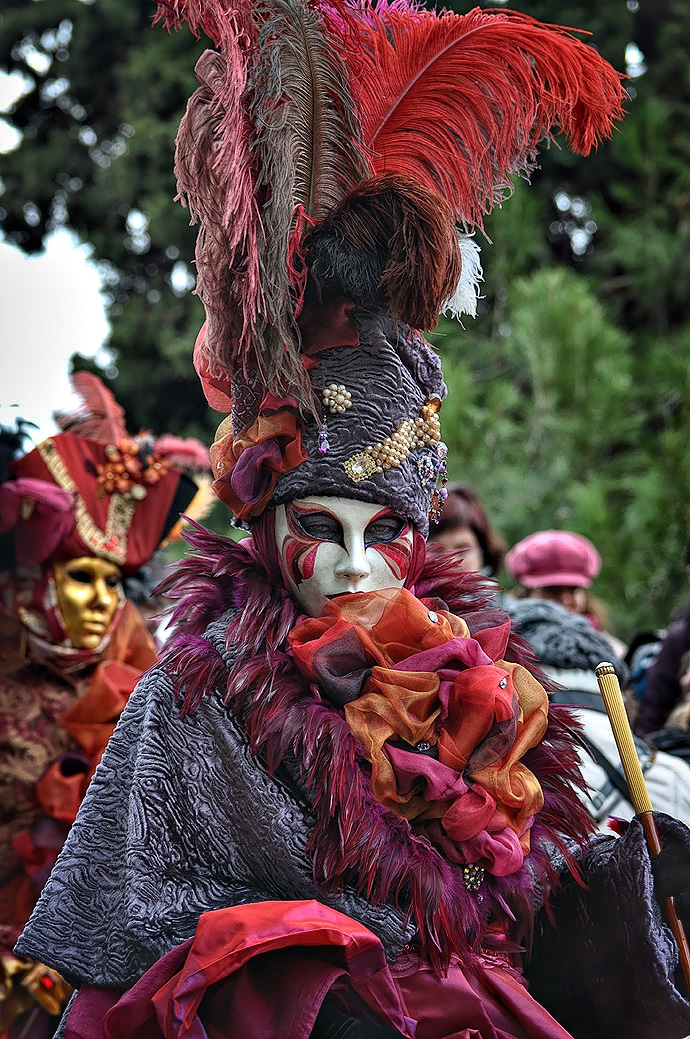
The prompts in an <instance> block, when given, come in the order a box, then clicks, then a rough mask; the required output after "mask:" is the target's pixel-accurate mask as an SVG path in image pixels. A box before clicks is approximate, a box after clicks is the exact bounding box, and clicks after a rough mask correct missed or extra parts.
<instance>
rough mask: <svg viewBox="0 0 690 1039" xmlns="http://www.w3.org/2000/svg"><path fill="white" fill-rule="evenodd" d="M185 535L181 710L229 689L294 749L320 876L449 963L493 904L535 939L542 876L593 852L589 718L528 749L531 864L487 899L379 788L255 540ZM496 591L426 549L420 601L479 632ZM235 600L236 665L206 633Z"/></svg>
mask: <svg viewBox="0 0 690 1039" xmlns="http://www.w3.org/2000/svg"><path fill="white" fill-rule="evenodd" d="M186 537H187V540H188V541H189V543H190V545H191V546H192V548H193V549H194V552H193V553H192V554H191V555H190V556H188V557H187V558H186V559H184V560H183V561H182V562H181V563H180V564H179V566H178V568H177V570H176V572H175V573H174V574H173V575H172V577H170V578H168V579H167V580H166V581H165V582H164V584H163V586H161V590H162V591H165V592H166V594H168V595H169V596H171V597H172V598H174V599H177V600H178V601H177V605H176V607H175V610H174V612H173V623H174V624H175V625H176V632H177V633H176V635H175V637H174V639H172V640H171V643H170V645H169V646H168V647H167V648H166V650H165V651H164V654H163V661H164V664H165V665H166V667H167V670H168V671H169V673H170V674H171V676H172V678H173V682H174V688H175V694H176V697H177V698H178V699H179V700H180V703H181V708H180V709H181V712H182V713H190V712H193V711H194V710H196V708H197V707H198V706H199V704H200V703H201V700H202V698H203V697H204V695H206V694H208V693H210V692H211V691H212V690H213V689H216V688H221V689H222V688H223V687H225V690H226V692H225V699H226V702H227V704H228V706H229V708H230V709H231V711H232V712H233V714H234V715H235V716H236V717H237V718H238V719H239V720H240V722H241V725H242V727H243V729H244V732H245V734H246V736H247V738H248V740H249V742H250V746H251V748H252V752H253V753H254V754H256V755H257V756H260V757H261V758H262V759H263V760H264V762H265V763H266V766H267V768H268V770H269V772H271V773H274V772H275V770H276V769H277V768H278V767H279V765H280V764H281V762H282V761H283V759H284V758H285V757H286V755H288V754H292V755H293V756H294V758H295V760H296V762H297V765H298V768H299V774H300V778H301V780H302V782H303V784H304V786H305V788H306V789H307V791H308V793H309V796H310V798H311V801H312V811H313V814H314V817H315V825H314V829H313V831H312V834H311V837H310V840H309V844H308V848H307V851H308V853H309V854H310V855H311V858H312V861H313V869H314V879H315V883H316V884H317V885H318V886H321V887H323V888H325V889H328V890H332V891H334V890H338V889H339V888H342V886H343V885H344V884H345V882H346V881H347V882H349V883H353V882H354V883H355V884H356V886H357V887H358V889H359V890H360V891H361V892H363V893H365V894H366V896H367V898H369V899H370V900H371V902H372V903H374V904H380V903H389V904H394V905H397V906H398V907H399V908H400V909H401V911H402V912H403V913H404V914H405V915H406V916H408V917H409V916H411V917H412V918H413V919H414V921H415V924H416V926H417V928H418V931H419V934H420V936H421V941H422V952H423V953H424V954H425V955H426V956H428V957H429V959H430V960H431V962H432V963H433V964H434V965H435V966H438V967H439V968H441V969H443V968H444V967H445V966H446V965H447V964H448V962H449V960H450V957H451V956H452V955H453V954H454V953H457V954H459V955H460V956H462V957H463V959H464V960H465V962H470V961H471V959H472V957H471V956H468V953H469V952H470V950H474V951H475V952H478V951H479V948H480V946H483V947H484V948H487V946H488V945H490V936H488V935H487V934H486V933H485V925H486V923H487V918H488V915H489V912H490V911H493V913H494V915H497V916H498V917H499V918H500V917H501V916H505V913H504V911H503V909H502V908H501V907H502V906H503V905H507V906H510V908H511V910H512V913H513V914H514V915H515V918H516V928H515V938H516V941H518V942H520V943H522V944H526V945H529V944H530V942H531V932H532V925H533V912H534V909H533V905H534V894H533V887H534V883H535V882H536V883H537V884H538V885H539V888H540V891H541V893H542V896H548V893H549V892H552V891H554V890H555V889H556V887H557V886H558V885H559V879H558V871H557V870H556V868H555V867H554V865H553V864H552V853H553V849H554V847H555V848H556V849H558V851H559V852H560V855H561V856H562V857H563V859H564V860H565V862H566V863H567V865H568V867H569V869H570V871H571V872H572V873H573V875H575V876H576V877H577V876H578V866H577V863H576V861H575V858H574V856H573V854H572V850H571V847H568V846H566V840H567V841H569V842H570V845H571V846H572V842H575V843H576V844H577V845H579V846H580V847H582V846H583V845H584V843H585V841H586V840H587V837H588V836H589V834H590V833H591V831H592V823H591V821H590V819H589V816H588V815H587V813H586V812H585V811H584V809H583V808H582V806H581V804H580V802H579V800H578V798H577V796H576V793H575V789H576V788H577V787H580V788H581V787H582V777H581V775H580V771H579V765H578V757H577V752H576V746H577V733H576V730H577V725H576V723H574V722H573V720H572V717H571V715H570V714H569V711H568V709H567V708H563V707H555V706H552V707H551V709H550V712H549V726H548V730H547V733H546V736H545V737H544V740H543V741H542V743H541V744H540V745H539V746H538V747H536V748H534V749H532V750H531V751H530V752H529V754H528V755H527V756H526V757H525V758H524V762H525V764H526V765H527V766H528V768H530V769H531V770H532V772H534V774H535V775H536V776H537V778H538V779H539V782H540V783H541V786H542V790H543V792H544V807H543V809H542V811H541V812H540V813H539V814H538V816H537V817H536V819H535V822H534V825H533V828H532V834H531V846H532V850H531V852H530V855H529V857H528V859H527V860H526V866H525V867H523V868H522V869H521V870H520V871H519V872H517V873H516V874H513V875H512V876H509V877H502V878H496V877H492V876H490V875H489V874H487V875H486V879H485V884H484V891H485V897H484V899H483V900H479V899H477V898H476V897H475V896H474V895H472V894H470V892H468V891H467V889H466V888H465V885H464V883H463V878H462V871H461V869H460V868H459V867H456V866H453V865H452V864H451V863H450V862H448V861H447V860H446V859H445V858H444V857H443V856H442V854H441V853H440V852H439V851H438V850H437V849H436V848H435V847H434V846H433V845H432V844H431V843H430V842H429V841H428V840H427V839H426V838H425V837H423V836H419V835H416V834H414V833H413V831H412V829H411V827H410V824H409V823H408V821H407V820H405V819H403V818H401V817H398V816H396V815H394V814H393V813H392V812H390V811H389V810H388V809H386V808H384V806H383V805H381V804H380V803H379V802H378V801H377V800H376V798H375V797H374V795H373V793H372V790H371V786H370V782H369V764H368V762H367V761H366V760H365V759H364V757H363V755H362V751H361V747H360V744H359V742H358V740H357V739H356V738H355V736H354V735H353V733H352V732H351V730H350V728H349V726H348V725H347V723H346V721H345V719H344V716H343V713H342V711H341V710H340V709H338V708H336V707H334V706H333V705H332V704H331V703H330V702H329V701H326V700H325V699H323V698H322V697H321V696H320V695H319V693H318V691H316V690H314V689H313V688H309V687H308V686H307V685H306V683H305V681H304V679H303V678H302V677H301V676H300V674H299V672H298V671H297V669H296V667H295V665H294V662H293V660H292V658H291V656H290V655H289V653H288V651H287V641H286V640H287V634H288V632H289V631H290V630H291V629H292V628H293V627H294V625H295V624H296V622H297V620H298V618H299V616H300V613H299V609H298V606H297V604H296V603H295V601H294V600H293V599H292V598H291V596H290V595H289V594H288V593H287V592H286V591H285V590H284V589H283V588H282V587H280V586H278V585H276V583H275V582H274V581H272V580H271V577H270V575H269V573H268V571H267V568H266V566H265V565H264V563H263V562H262V560H261V559H260V558H259V556H258V555H257V553H256V551H255V548H254V546H253V543H252V542H251V540H248V541H245V542H234V541H232V540H231V539H230V538H227V537H224V536H222V535H219V534H214V533H211V532H209V531H207V530H205V529H204V528H203V527H200V526H199V525H197V524H194V525H193V526H192V528H191V530H188V531H187V534H186ZM493 590H494V588H493V586H492V585H489V584H488V583H487V582H486V580H484V579H483V578H480V577H479V576H478V575H475V574H468V573H465V572H463V571H462V570H460V569H459V567H458V565H457V560H456V558H455V556H454V555H453V554H451V553H441V552H438V553H436V552H435V553H432V554H430V555H429V556H428V557H427V560H426V562H425V564H424V566H423V569H422V571H421V574H420V575H419V577H418V579H417V581H416V584H415V588H414V591H415V594H417V595H418V596H419V597H432V596H434V597H437V598H440V599H442V600H443V601H444V602H445V603H447V604H448V608H449V609H450V610H451V611H452V612H454V613H456V614H458V615H460V616H462V617H463V618H464V619H465V620H466V621H467V623H468V625H469V627H470V630H471V631H473V630H479V629H480V628H483V627H485V626H487V625H488V624H495V623H497V621H501V620H504V619H505V614H504V613H503V612H502V611H501V610H497V609H496V608H495V606H493V607H492V605H491V603H492V598H491V596H492V592H493ZM230 609H234V610H235V612H234V614H233V615H232V617H231V619H230V621H229V624H228V630H227V637H226V646H227V648H228V649H230V647H232V651H233V654H234V660H233V663H232V667H231V668H230V669H229V670H228V668H227V667H226V664H225V662H224V660H223V658H222V657H221V655H220V654H219V653H218V652H217V650H216V649H215V648H214V647H213V646H212V645H211V643H210V642H209V641H208V640H207V639H206V638H204V631H205V630H206V628H207V626H208V625H209V623H210V622H211V621H216V620H217V619H218V617H219V616H220V615H222V614H223V613H225V612H227V611H228V610H230ZM506 657H507V659H510V660H513V661H516V662H518V663H521V664H523V665H524V666H526V667H528V668H529V669H530V670H531V671H532V672H533V673H535V674H536V675H537V677H539V678H543V676H541V674H540V673H539V671H538V669H537V668H536V666H535V663H534V657H533V655H532V654H531V653H530V651H529V647H528V646H527V644H526V643H525V642H523V641H522V640H521V639H520V638H519V637H517V636H515V635H511V638H510V641H509V645H508V651H507V652H506ZM486 895H488V896H490V897H486Z"/></svg>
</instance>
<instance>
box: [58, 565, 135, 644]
mask: <svg viewBox="0 0 690 1039" xmlns="http://www.w3.org/2000/svg"><path fill="white" fill-rule="evenodd" d="M53 577H54V580H55V591H56V593H57V600H58V605H59V607H60V612H61V613H62V619H63V622H64V625H65V630H66V632H67V635H68V637H69V640H70V642H71V643H72V645H73V646H74V648H75V649H97V648H98V647H99V646H100V644H101V642H102V641H103V639H104V638H105V636H106V634H107V632H108V629H109V628H110V625H111V623H112V620H113V617H114V616H115V612H116V610H117V609H118V607H119V606H120V604H121V602H122V601H123V592H122V581H121V574H120V570H119V568H118V567H117V566H115V564H114V563H108V562H107V561H106V560H105V559H96V558H95V557H94V556H78V557H77V558H76V559H69V560H67V562H66V563H54V564H53Z"/></svg>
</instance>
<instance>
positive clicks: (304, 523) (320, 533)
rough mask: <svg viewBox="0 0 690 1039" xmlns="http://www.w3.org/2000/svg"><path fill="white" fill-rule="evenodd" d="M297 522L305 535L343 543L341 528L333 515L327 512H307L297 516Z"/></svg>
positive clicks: (318, 539)
mask: <svg viewBox="0 0 690 1039" xmlns="http://www.w3.org/2000/svg"><path fill="white" fill-rule="evenodd" d="M297 523H298V525H299V527H300V528H301V530H302V531H303V533H304V534H306V535H307V537H310V538H313V539H314V540H315V541H332V542H334V543H335V544H336V545H344V544H345V540H344V537H343V528H342V527H341V525H340V523H339V522H338V520H337V519H336V518H335V516H330V515H329V514H328V513H327V512H307V513H304V514H303V515H301V516H298V517H297Z"/></svg>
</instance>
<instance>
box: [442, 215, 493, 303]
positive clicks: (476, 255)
mask: <svg viewBox="0 0 690 1039" xmlns="http://www.w3.org/2000/svg"><path fill="white" fill-rule="evenodd" d="M458 245H459V246H460V255H461V256H462V271H461V273H460V280H459V282H458V287H457V288H456V290H455V292H454V293H453V295H452V296H451V298H450V299H448V300H446V302H445V303H444V304H443V307H442V310H441V313H443V314H451V316H452V317H454V318H457V319H458V320H459V319H460V316H461V315H462V314H469V315H470V317H476V316H477V300H478V299H479V283H480V281H483V280H484V272H483V270H482V264H481V260H480V256H481V250H480V248H479V246H478V245H477V243H476V242H475V240H474V238H473V237H471V236H470V235H467V234H463V232H462V231H458Z"/></svg>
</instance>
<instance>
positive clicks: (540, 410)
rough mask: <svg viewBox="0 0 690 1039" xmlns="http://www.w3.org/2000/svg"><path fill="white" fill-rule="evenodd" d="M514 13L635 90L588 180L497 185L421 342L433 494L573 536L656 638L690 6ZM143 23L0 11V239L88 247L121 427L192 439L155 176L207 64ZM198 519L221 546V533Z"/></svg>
mask: <svg viewBox="0 0 690 1039" xmlns="http://www.w3.org/2000/svg"><path fill="white" fill-rule="evenodd" d="M495 5H496V4H495V0H491V3H487V4H485V5H483V6H487V7H489V6H495ZM453 6H454V8H455V9H456V10H458V11H461V12H462V11H466V10H468V9H469V8H470V7H471V6H473V4H472V3H470V2H464V0H456V2H455V3H454V4H453ZM505 6H506V7H511V6H513V3H512V0H509V2H508V3H507V4H506V5H505ZM514 6H516V7H518V8H519V9H520V10H522V11H524V12H526V13H527V14H530V15H532V16H534V17H536V18H539V19H541V20H542V21H545V22H550V23H559V24H562V25H570V26H583V27H586V28H587V29H588V30H590V31H591V33H592V35H591V37H590V41H591V43H592V44H593V45H595V46H596V47H597V48H598V49H599V50H600V51H601V52H602V53H603V54H604V56H605V57H606V58H608V59H609V60H610V61H612V62H613V63H614V64H615V65H616V66H617V67H618V68H620V69H623V70H624V69H625V62H626V57H625V56H626V47H627V45H628V44H629V43H632V42H634V43H636V44H637V45H638V46H639V47H641V48H642V50H643V51H644V63H645V65H646V71H644V74H643V75H637V76H635V77H634V78H632V79H631V80H629V82H628V86H629V89H630V99H629V101H628V102H627V106H626V107H627V109H628V116H627V118H626V120H625V121H624V123H623V124H622V125H621V127H620V128H619V130H618V131H617V132H616V134H615V135H614V138H613V140H612V141H610V142H606V143H604V144H602V145H601V147H600V148H599V150H598V151H597V152H596V153H595V154H594V155H592V156H590V157H588V158H587V159H580V158H578V157H576V156H573V155H571V154H570V153H569V152H568V151H567V150H566V149H565V148H563V147H560V146H559V144H558V143H557V142H556V143H554V144H553V145H552V146H551V147H549V148H547V149H545V150H544V151H542V153H541V155H540V157H539V167H538V169H537V170H536V171H535V173H534V175H533V176H532V178H531V179H532V183H531V185H530V186H528V185H527V184H525V182H524V181H521V180H517V181H516V183H515V185H514V192H513V195H512V197H511V198H510V199H508V200H507V201H506V202H505V204H504V205H503V206H501V207H496V209H495V210H494V212H493V213H491V214H490V215H489V216H488V217H487V220H486V229H485V235H484V236H483V235H482V234H481V233H479V234H478V240H479V242H480V244H481V245H482V254H483V263H484V269H485V283H484V286H483V291H484V296H483V299H482V300H481V301H480V306H479V314H478V317H477V319H476V321H470V320H467V321H466V322H465V328H464V329H462V328H460V327H459V326H458V325H457V324H455V323H450V322H448V321H445V320H443V321H442V322H441V324H440V326H439V329H438V330H437V332H436V334H435V335H434V337H433V339H434V343H435V344H436V346H437V348H438V349H439V350H440V352H441V354H442V356H443V360H444V368H445V371H446V375H447V382H448V386H449V397H448V400H447V402H446V404H445V406H444V409H443V416H442V417H443V428H444V436H445V437H446V439H447V441H448V443H449V447H450V475H451V477H452V478H454V479H459V478H462V479H465V480H468V481H470V482H471V483H472V484H474V485H475V487H476V488H477V490H478V491H479V492H480V494H481V495H482V496H483V498H484V499H485V501H486V504H487V506H488V508H489V511H490V513H491V515H492V516H493V518H494V519H495V521H496V523H497V526H499V528H500V529H502V531H503V532H504V534H505V535H506V537H507V538H508V540H509V541H515V540H517V539H518V538H521V537H523V536H524V535H526V534H528V533H529V532H530V531H532V530H535V529H538V528H540V527H542V528H543V527H547V526H556V527H564V528H570V529H573V530H577V531H580V532H582V533H583V534H586V535H587V536H589V537H591V538H592V540H593V541H594V542H595V543H596V544H597V546H598V547H599V549H600V550H601V553H602V556H603V560H604V564H603V570H602V574H601V576H600V577H599V579H598V580H597V583H596V587H595V591H596V592H597V594H598V595H599V596H600V597H601V598H602V599H604V601H605V602H607V603H608V605H609V607H610V610H611V615H612V627H613V629H614V630H615V631H616V632H617V633H619V634H621V635H623V636H629V635H631V634H632V633H633V632H634V631H635V630H636V629H638V628H641V627H648V626H661V625H663V624H665V623H666V622H667V620H668V618H669V616H670V614H671V611H672V610H673V609H674V608H675V607H676V606H677V605H678V604H679V602H680V601H681V600H682V599H683V598H684V596H685V594H686V592H687V581H686V577H685V573H684V566H683V555H684V548H685V542H686V540H687V538H688V536H689V535H690V467H688V465H687V460H686V448H687V444H688V442H689V434H690V416H689V414H688V400H689V398H690V321H689V319H688V315H687V303H686V301H687V299H688V298H689V297H690V71H689V69H690V66H688V61H687V40H688V39H689V38H690V5H689V4H687V0H655V2H654V3H653V4H652V3H640V5H639V9H638V10H637V11H636V12H635V11H634V10H632V8H633V7H634V5H630V7H629V6H628V5H627V4H626V2H625V0H611V2H610V3H606V4H602V3H601V2H600V0H571V2H568V0H566V2H564V3H561V2H559V3H556V0H516V2H515V5H514ZM153 11H154V6H153V3H152V2H151V0H94V2H92V3H82V2H80V0H42V2H41V3H35V2H33V0H15V2H13V3H11V4H10V6H9V7H8V6H7V5H6V6H5V8H4V9H3V13H2V16H1V17H0V67H2V68H5V69H7V70H8V71H12V70H16V71H19V72H21V73H22V74H24V75H25V76H27V77H30V83H29V86H30V84H31V83H33V89H27V93H26V94H25V96H24V97H23V98H22V99H21V100H20V101H19V102H18V103H17V105H16V106H15V109H14V111H13V112H12V113H10V115H9V116H8V118H9V119H10V121H11V122H13V123H14V125H15V126H16V127H17V128H18V129H19V130H21V132H22V133H23V135H24V139H23V142H22V145H21V147H19V148H17V149H16V150H15V151H14V152H13V153H11V154H9V155H6V156H3V157H2V170H1V173H2V179H3V182H4V185H5V192H4V195H3V197H2V199H1V202H2V207H3V211H4V216H3V218H2V227H3V230H4V233H5V235H6V236H7V237H8V238H9V239H10V240H12V241H15V242H16V243H17V244H19V245H20V247H21V248H23V249H25V250H26V251H27V252H35V251H37V250H39V249H40V248H41V245H42V242H43V239H44V237H45V235H46V234H47V233H48V232H49V231H50V230H51V229H52V228H53V227H55V226H59V225H60V224H67V225H68V226H70V227H72V228H73V229H75V230H76V231H77V233H78V234H79V235H80V237H81V238H82V239H83V240H84V241H88V242H90V243H92V245H93V246H94V250H95V255H96V256H97V257H98V259H99V260H100V261H102V265H103V268H102V269H103V275H104V278H105V280H106V282H107V288H108V292H109V293H110V299H111V305H110V318H111V322H112V337H111V343H110V345H111V348H112V349H113V351H114V354H115V357H116V365H117V369H118V375H117V379H116V380H115V383H114V388H115V389H116V392H117V395H118V398H119V399H120V400H121V401H122V403H123V405H124V406H125V408H126V411H127V413H128V416H129V417H130V422H131V424H132V425H133V426H135V425H140V426H144V427H148V428H151V429H153V430H154V431H156V432H160V431H163V430H170V431H171V432H175V433H179V434H187V435H197V436H201V437H203V438H205V439H209V438H210V436H211V434H212V430H213V429H214V427H215V425H216V423H217V421H218V419H219V416H217V415H215V414H213V413H211V412H210V411H209V410H208V408H207V407H206V405H205V403H204V400H203V397H202V395H201V392H200V390H199V387H198V383H197V380H196V378H195V377H194V375H193V372H192V369H191V350H192V345H193V342H194V339H195V337H196V333H197V331H198V328H199V326H200V324H201V322H202V320H203V312H202V307H201V305H200V303H199V301H198V300H197V299H196V297H195V296H193V295H192V294H191V293H190V292H189V291H188V289H187V288H185V286H184V284H181V283H180V280H179V279H180V278H182V282H183V281H184V275H185V273H187V275H189V272H190V270H191V264H192V259H193V250H194V229H193V228H190V227H189V223H188V214H187V213H186V212H185V211H184V210H183V209H182V208H181V207H180V206H179V205H178V204H173V197H174V195H175V185H174V179H173V175H172V155H173V142H174V137H175V132H176V128H177V124H178V122H179V119H180V116H181V114H182V112H183V110H184V106H185V103H186V100H187V98H188V97H189V95H190V94H191V92H192V91H193V89H194V87H195V79H194V74H193V68H194V64H195V61H196V58H197V57H198V55H199V53H200V52H201V50H202V49H203V48H204V46H206V43H205V42H204V41H203V40H200V41H198V40H195V39H193V37H192V36H191V35H190V34H189V33H188V32H186V31H182V32H180V33H178V34H176V35H168V34H167V33H166V32H165V31H164V30H163V29H162V28H160V27H157V28H156V29H151V26H150V22H151V18H152V15H153ZM36 55H38V56H39V58H40V57H41V56H42V58H43V62H44V64H43V66H40V65H37V62H36ZM46 63H47V64H48V66H49V67H47V69H46V67H45V66H46ZM37 68H38V71H37ZM633 71H635V70H633ZM636 71H638V72H639V71H641V70H639V69H638V70H636ZM75 363H77V364H78V365H79V366H88V364H89V362H86V361H85V360H84V359H83V358H77V359H75ZM209 522H210V523H211V524H212V525H213V526H216V527H224V526H225V514H224V513H222V510H220V512H219V513H218V514H214V515H213V516H212V517H211V519H210V521H209Z"/></svg>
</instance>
